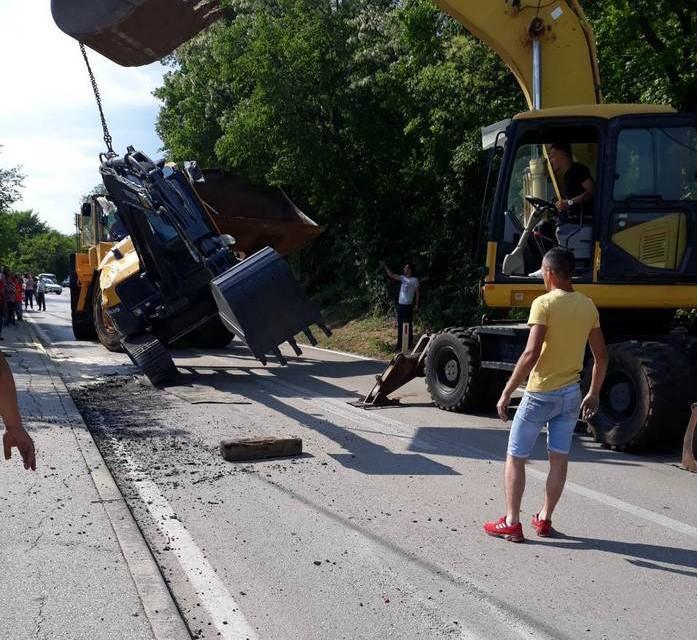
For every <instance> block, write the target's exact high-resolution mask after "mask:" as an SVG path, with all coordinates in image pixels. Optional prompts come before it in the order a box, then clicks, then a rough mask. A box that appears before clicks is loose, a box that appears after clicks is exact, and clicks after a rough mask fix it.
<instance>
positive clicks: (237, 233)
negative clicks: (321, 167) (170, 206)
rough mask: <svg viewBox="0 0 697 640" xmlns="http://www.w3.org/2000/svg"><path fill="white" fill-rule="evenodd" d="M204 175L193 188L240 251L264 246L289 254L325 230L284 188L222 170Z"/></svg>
mask: <svg viewBox="0 0 697 640" xmlns="http://www.w3.org/2000/svg"><path fill="white" fill-rule="evenodd" d="M201 174H202V177H203V180H197V181H195V182H193V181H192V186H193V188H194V189H195V190H196V193H197V194H198V196H199V198H201V200H202V201H203V203H204V204H205V205H206V208H207V209H208V212H209V214H210V215H211V218H212V219H213V222H214V223H215V225H216V226H217V227H218V229H219V230H220V232H221V233H227V234H229V235H231V236H233V237H234V238H235V240H237V243H236V245H235V248H236V249H237V251H241V252H242V253H244V254H245V255H247V256H251V255H252V254H254V253H256V252H257V251H261V250H262V249H263V248H264V247H272V248H273V249H275V250H276V251H277V252H278V253H280V254H281V255H284V256H287V255H290V254H291V253H295V252H296V251H299V250H300V249H302V248H303V247H305V246H306V245H308V244H309V243H310V242H312V240H314V239H315V238H316V237H317V236H318V235H320V234H321V233H322V227H320V226H318V225H317V224H316V223H315V222H314V221H313V220H311V219H310V218H309V217H308V216H306V215H305V214H304V213H303V212H302V211H300V209H298V207H296V206H295V205H294V204H293V202H292V201H291V200H290V198H289V197H288V196H287V195H286V193H285V192H284V191H283V190H282V189H279V188H274V187H259V186H255V185H251V184H249V183H247V182H244V181H243V180H241V179H240V178H238V177H237V176H236V175H234V174H233V173H229V172H227V171H222V170H220V169H203V170H202V171H201Z"/></svg>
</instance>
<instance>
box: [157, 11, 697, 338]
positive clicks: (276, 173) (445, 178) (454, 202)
mask: <svg viewBox="0 0 697 640" xmlns="http://www.w3.org/2000/svg"><path fill="white" fill-rule="evenodd" d="M584 6H586V8H588V9H589V10H590V17H591V19H592V21H593V26H594V28H595V29H596V31H597V33H598V37H599V40H600V43H599V45H600V49H601V52H602V55H601V58H602V60H601V64H602V68H603V69H604V70H605V71H606V74H607V77H606V84H605V93H606V96H607V97H608V98H609V99H612V100H618V101H619V100H624V101H639V100H654V101H661V102H675V103H676V104H677V105H679V106H697V105H695V104H694V94H695V87H696V86H697V79H696V78H695V62H694V56H692V54H691V52H692V51H694V50H695V45H696V44H697V42H695V40H694V38H695V34H694V32H693V31H694V30H693V27H694V21H695V14H697V9H694V8H690V5H689V4H688V2H687V1H685V2H672V1H671V2H670V3H668V2H662V1H661V2H658V3H651V4H649V3H648V2H644V1H643V0H641V1H639V2H633V3H631V6H630V4H629V2H628V0H611V1H609V2H603V3H591V2H587V3H585V4H584ZM226 7H227V18H226V20H225V22H224V23H222V24H219V25H218V26H217V27H215V28H213V29H211V30H209V31H208V32H207V33H205V34H204V35H203V36H201V37H199V38H197V39H196V40H195V41H194V42H192V43H190V44H188V45H187V46H185V47H183V48H182V49H180V50H179V51H178V52H177V54H176V56H174V57H173V58H172V59H171V69H170V71H169V72H168V74H167V75H166V78H165V82H164V86H163V87H162V88H161V89H160V90H159V91H158V95H159V97H160V98H161V99H162V100H163V103H164V106H163V109H162V111H161V114H160V119H159V133H160V135H161V137H162V139H163V140H164V141H165V145H166V148H167V150H168V152H169V153H170V155H171V156H172V158H173V159H175V160H184V159H190V158H197V159H198V160H199V161H200V162H201V163H202V164H205V165H218V166H223V167H224V168H227V169H231V170H235V171H237V172H239V173H240V174H242V175H243V176H245V177H246V178H248V179H250V180H253V181H257V182H269V183H272V184H277V185H281V186H283V187H284V188H285V189H286V190H287V191H288V192H289V193H290V194H291V196H292V197H293V198H294V199H295V200H296V202H297V203H298V204H299V205H300V206H301V208H303V209H304V210H305V211H306V212H307V213H308V214H309V215H310V216H311V217H313V218H315V219H316V220H317V221H318V222H319V223H321V224H323V225H326V228H327V231H326V233H325V234H324V236H323V237H322V238H321V239H320V240H318V241H317V242H316V243H315V244H314V245H313V247H312V248H311V249H310V250H307V251H306V252H305V253H304V254H303V255H302V256H300V257H299V258H297V259H296V264H295V266H296V268H297V269H298V272H299V273H300V275H301V276H302V277H303V279H304V280H305V281H306V283H307V284H308V285H309V286H310V288H311V290H312V291H313V292H314V293H315V294H316V295H319V296H320V297H321V299H322V300H323V301H324V302H334V301H338V300H342V299H347V298H353V299H358V300H359V301H361V302H362V303H363V304H364V306H366V307H367V306H373V307H380V306H382V307H383V308H384V307H385V305H386V303H387V301H388V300H389V297H388V295H387V291H386V281H385V278H384V274H383V272H382V271H381V269H380V268H379V263H380V260H381V259H384V260H386V261H387V262H388V264H390V265H391V266H392V269H393V270H397V269H399V268H400V267H401V264H403V262H404V261H406V260H414V261H415V262H416V264H417V267H418V268H419V270H420V272H421V275H422V276H423V277H424V280H425V287H424V289H425V291H424V293H425V296H424V297H425V300H424V301H425V303H426V308H427V312H428V314H429V319H430V321H431V322H432V323H433V324H434V325H436V326H438V325H442V324H445V323H452V322H466V321H468V320H470V319H471V318H472V316H474V315H476V313H477V310H478V304H477V302H478V299H477V294H476V282H477V279H478V270H477V266H478V264H479V256H478V255H477V244H478V243H477V235H478V234H477V232H478V227H479V220H480V211H481V199H482V191H483V185H484V182H485V178H486V175H485V174H486V162H485V159H484V157H483V154H482V152H481V151H480V127H481V126H483V125H487V124H490V123H492V122H496V121H498V120H500V119H502V118H504V117H508V116H510V115H511V114H513V113H515V112H516V111H519V110H521V109H522V108H523V106H524V105H523V101H522V98H521V96H520V95H519V93H520V92H519V90H518V87H517V85H516V84H515V81H514V80H513V77H512V75H511V74H510V73H509V72H508V71H507V70H506V69H505V68H504V67H503V65H502V64H501V63H500V61H499V60H498V59H497V57H496V56H495V54H494V53H492V52H491V51H489V50H488V49H487V48H486V47H485V46H483V45H482V44H480V43H479V42H477V41H476V40H475V39H474V38H472V37H471V36H469V35H468V34H467V33H465V31H464V30H463V29H462V28H461V27H460V26H459V25H457V24H456V23H455V22H454V21H452V20H451V19H450V18H448V17H446V16H445V15H444V14H443V13H442V12H440V11H439V10H438V9H437V8H436V6H435V5H434V4H433V2H432V1H431V0H400V1H398V0H343V1H342V2H336V1H330V0H227V2H226ZM676 28H680V29H682V31H681V33H683V34H684V38H680V42H679V46H678V44H675V40H676V38H675V37H674V35H671V33H672V32H673V30H674V29H676ZM651 34H653V35H651ZM654 36H655V37H654Z"/></svg>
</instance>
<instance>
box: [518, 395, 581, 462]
mask: <svg viewBox="0 0 697 640" xmlns="http://www.w3.org/2000/svg"><path fill="white" fill-rule="evenodd" d="M580 410H581V387H580V386H579V385H578V384H571V385H569V386H567V387H562V388H561V389H557V390H556V391H545V392H538V391H534V392H530V391H526V392H525V395H524V396H523V400H522V402H521V403H520V406H519V407H518V410H517V411H516V413H515V418H513V426H512V427H511V434H510V436H509V438H508V453H509V455H512V456H515V457H516V458H529V457H530V454H531V453H532V448H533V447H534V446H535V441H536V440H537V436H538V435H540V431H542V428H543V427H544V426H545V425H547V449H548V450H549V451H553V452H554V453H562V454H564V455H568V454H569V451H571V440H572V438H573V435H574V428H575V427H576V422H577V421H578V416H579V412H580Z"/></svg>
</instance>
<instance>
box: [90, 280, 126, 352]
mask: <svg viewBox="0 0 697 640" xmlns="http://www.w3.org/2000/svg"><path fill="white" fill-rule="evenodd" d="M99 275H100V274H99V273H96V274H95V275H94V277H95V286H94V294H93V296H92V317H93V318H94V330H95V333H96V334H97V340H99V342H101V343H102V345H103V346H104V347H106V348H107V349H108V350H109V351H112V352H114V353H122V352H123V346H121V338H122V337H123V336H122V335H121V333H120V332H119V330H118V329H117V328H116V327H115V326H114V325H113V324H112V322H111V321H110V320H109V318H108V317H106V315H105V314H104V312H103V310H102V287H101V286H100V284H99Z"/></svg>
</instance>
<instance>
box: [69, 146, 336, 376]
mask: <svg viewBox="0 0 697 640" xmlns="http://www.w3.org/2000/svg"><path fill="white" fill-rule="evenodd" d="M100 171H101V174H102V178H103V181H104V185H105V187H106V190H107V194H108V195H107V196H102V197H96V198H94V199H93V202H92V206H91V208H89V207H88V208H89V209H90V211H84V212H83V213H84V214H89V215H94V216H99V217H100V219H102V220H107V221H108V229H109V234H110V239H111V240H113V241H114V242H112V243H108V242H96V243H95V244H93V245H92V246H91V247H90V250H89V251H88V252H87V254H78V255H77V256H76V257H75V258H74V260H73V264H74V271H73V274H72V285H73V286H71V294H72V301H73V327H74V329H75V328H77V329H78V331H76V337H81V336H80V335H78V333H79V330H83V331H84V332H85V333H89V332H90V331H89V330H90V323H92V325H93V326H94V328H95V330H96V333H97V336H98V337H99V339H100V341H102V343H103V344H105V346H107V348H113V349H114V350H115V349H117V348H122V349H124V350H125V351H126V352H127V353H128V354H129V356H130V357H131V359H132V360H133V362H134V363H135V364H137V365H138V366H139V367H140V368H141V369H142V370H143V372H144V373H145V374H146V375H147V376H148V378H150V380H151V381H152V382H153V383H155V384H163V383H166V382H168V381H169V380H170V379H171V378H172V377H173V375H174V374H175V373H176V369H175V367H174V364H173V362H172V359H171V356H170V355H169V352H168V350H167V346H168V345H171V344H172V343H174V342H176V341H178V340H180V339H181V338H183V337H185V336H190V335H199V336H203V337H205V338H206V339H208V340H209V341H211V344H210V346H224V345H225V344H227V343H228V342H229V341H230V340H231V339H232V336H233V335H236V336H238V337H239V338H240V339H241V340H243V341H244V342H245V343H246V344H247V345H248V346H249V347H250V349H251V350H252V352H253V353H254V355H255V356H256V357H257V358H259V359H260V360H261V361H262V362H263V363H266V360H267V356H268V355H270V354H273V355H275V356H277V357H278V358H279V360H280V361H281V362H282V363H284V362H285V360H284V358H283V356H282V354H281V352H280V350H279V346H280V345H281V344H282V343H284V342H288V343H289V344H290V345H291V347H292V348H293V349H294V351H295V352H296V353H300V349H299V348H298V345H297V343H296V342H295V339H294V338H295V336H296V335H297V334H299V333H304V334H305V335H306V336H307V338H308V339H309V340H310V342H314V337H313V335H312V333H311V331H310V325H311V324H316V325H318V326H319V327H320V328H321V329H322V330H323V331H324V332H325V333H327V334H329V330H328V329H327V328H326V326H325V325H324V323H323V321H322V318H321V315H320V313H319V310H318V309H317V308H316V307H315V306H314V305H313V304H312V303H310V302H309V301H308V300H307V299H306V298H305V295H304V293H303V292H302V290H301V288H300V287H299V285H298V284H297V282H296V281H295V280H294V278H293V276H292V274H291V272H290V269H289V267H288V265H287V263H286V262H285V260H284V259H283V258H282V257H281V256H280V255H279V253H278V252H276V251H275V250H274V249H273V248H271V247H265V248H262V249H261V250H260V251H257V252H256V253H254V255H252V256H250V257H249V258H246V259H242V260H240V259H239V258H238V257H237V256H236V255H235V253H234V252H233V251H232V248H233V246H234V239H233V238H232V237H231V235H229V234H227V233H221V229H220V228H219V227H218V226H217V225H216V223H215V222H214V220H215V219H214V218H213V217H212V216H211V213H210V212H209V209H211V206H210V205H206V204H205V203H204V202H203V201H202V200H201V198H200V197H199V195H198V193H197V189H195V188H194V186H193V185H194V184H197V185H198V189H199V190H200V189H201V179H202V178H201V176H199V175H198V173H197V172H194V171H192V172H191V175H188V174H187V173H185V172H184V171H181V170H180V169H178V168H177V167H174V166H169V165H164V163H159V164H155V163H153V162H152V161H151V160H150V159H149V158H147V157H146V156H145V155H144V154H142V153H140V152H137V151H135V150H134V149H133V148H129V150H128V153H127V154H126V155H125V156H123V157H119V156H116V155H115V154H106V155H103V156H102V164H101V168H100ZM246 192H247V193H256V194H257V197H260V196H259V194H260V193H262V191H257V192H255V191H254V189H253V188H251V187H249V188H248V189H247V191H246ZM267 202H268V200H267ZM288 206H290V204H289V205H288ZM237 213H238V214H241V213H243V211H242V209H241V210H240V211H237ZM247 213H249V211H247ZM218 215H219V216H220V217H219V220H218V221H221V222H222V225H221V226H223V227H225V221H224V220H223V218H224V215H223V214H218ZM233 217H234V216H233ZM286 217H287V216H286ZM280 218H281V219H283V215H280ZM282 221H283V220H282ZM277 222H278V221H277ZM285 222H290V221H289V220H287V219H286V220H285ZM296 222H297V220H296ZM301 222H302V223H303V224H302V225H301V228H304V229H305V234H303V233H302V232H301V231H300V230H298V235H297V237H296V239H295V241H294V243H291V244H294V247H293V248H295V247H297V246H300V245H301V244H303V243H304V242H306V241H308V239H309V238H310V237H313V236H314V235H315V234H316V233H317V226H316V225H315V224H314V223H312V221H311V220H309V219H308V218H305V219H302V220H301ZM84 226H86V227H88V226H89V225H84ZM264 237H265V236H264V234H261V235H259V236H257V237H256V238H255V239H252V240H250V239H248V242H247V245H248V247H249V248H252V249H257V248H258V245H259V244H260V242H261V240H262V239H264ZM92 253H94V254H96V255H95V256H91V254H92ZM92 258H94V260H92ZM97 259H98V260H99V263H98V265H99V266H98V268H97V270H96V271H94V269H93V268H92V267H91V262H93V261H96V260H97ZM88 299H91V300H92V301H93V304H91V305H90V304H88V303H87V300H88ZM82 337H90V336H89V335H84V336H82Z"/></svg>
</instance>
